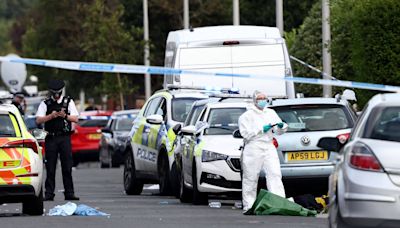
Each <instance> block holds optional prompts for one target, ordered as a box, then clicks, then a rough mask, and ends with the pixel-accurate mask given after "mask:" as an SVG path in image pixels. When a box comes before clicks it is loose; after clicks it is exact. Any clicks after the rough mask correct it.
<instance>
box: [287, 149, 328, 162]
mask: <svg viewBox="0 0 400 228" xmlns="http://www.w3.org/2000/svg"><path fill="white" fill-rule="evenodd" d="M286 154H287V161H289V162H290V161H321V160H322V161H324V160H325V161H326V160H328V151H325V150H321V151H299V152H287V153H286Z"/></svg>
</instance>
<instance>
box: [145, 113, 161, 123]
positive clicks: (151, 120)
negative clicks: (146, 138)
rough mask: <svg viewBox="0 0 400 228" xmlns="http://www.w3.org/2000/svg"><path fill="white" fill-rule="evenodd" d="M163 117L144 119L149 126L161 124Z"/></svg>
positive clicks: (153, 116)
mask: <svg viewBox="0 0 400 228" xmlns="http://www.w3.org/2000/svg"><path fill="white" fill-rule="evenodd" d="M163 119H164V118H163V117H162V116H161V115H150V116H148V117H147V118H146V121H147V123H149V124H161V123H162V122H163Z"/></svg>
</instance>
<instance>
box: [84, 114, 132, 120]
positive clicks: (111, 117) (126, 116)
mask: <svg viewBox="0 0 400 228" xmlns="http://www.w3.org/2000/svg"><path fill="white" fill-rule="evenodd" d="M135 118H136V115H132V114H126V115H118V116H79V119H80V120H109V119H113V120H115V119H135Z"/></svg>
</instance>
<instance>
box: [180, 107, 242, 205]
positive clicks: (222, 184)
mask: <svg viewBox="0 0 400 228" xmlns="http://www.w3.org/2000/svg"><path fill="white" fill-rule="evenodd" d="M248 105H249V104H248V103H247V102H245V101H243V100H238V99H226V100H221V101H218V102H215V101H214V102H212V101H211V102H210V101H209V100H204V101H197V102H196V103H194V104H193V107H192V109H191V111H190V113H189V115H188V118H187V119H186V121H185V126H184V127H183V128H182V129H181V131H180V132H181V133H180V136H179V137H180V141H179V142H178V145H179V146H177V147H176V149H175V152H176V157H177V159H176V160H177V163H178V165H177V166H178V167H179V168H180V170H179V173H180V175H181V177H180V178H179V179H180V195H179V198H180V200H181V202H186V203H188V202H192V203H193V204H207V203H208V194H218V193H230V192H240V191H241V188H242V187H241V176H240V167H241V166H240V156H241V151H240V147H241V145H242V142H243V140H242V139H236V138H233V137H232V133H233V132H234V130H236V129H238V119H239V116H241V115H242V114H243V113H244V112H245V111H246V107H247V106H248Z"/></svg>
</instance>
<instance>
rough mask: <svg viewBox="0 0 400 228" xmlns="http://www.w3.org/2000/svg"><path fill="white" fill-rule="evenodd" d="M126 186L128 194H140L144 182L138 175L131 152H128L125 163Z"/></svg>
mask: <svg viewBox="0 0 400 228" xmlns="http://www.w3.org/2000/svg"><path fill="white" fill-rule="evenodd" d="M124 188H125V192H126V194H127V195H140V193H142V191H143V182H142V181H141V180H140V179H138V178H137V177H136V169H135V161H134V160H133V155H132V153H131V152H129V153H127V155H126V159H125V165H124Z"/></svg>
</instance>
